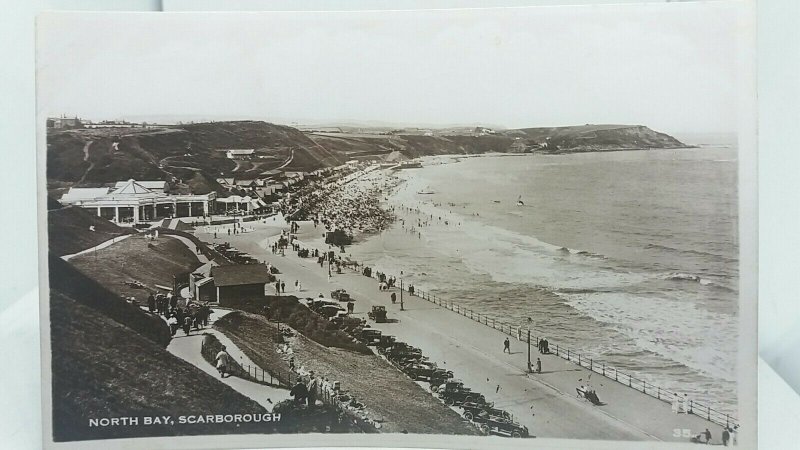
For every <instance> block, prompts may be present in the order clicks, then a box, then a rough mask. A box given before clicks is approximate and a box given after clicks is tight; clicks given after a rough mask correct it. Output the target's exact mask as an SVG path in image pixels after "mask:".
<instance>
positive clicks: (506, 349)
mask: <svg viewBox="0 0 800 450" xmlns="http://www.w3.org/2000/svg"><path fill="white" fill-rule="evenodd" d="M505 352H508V354H509V355H510V354H511V341H509V340H508V338H506V340H505V341H503V353H505Z"/></svg>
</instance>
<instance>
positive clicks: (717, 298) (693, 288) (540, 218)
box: [348, 145, 739, 415]
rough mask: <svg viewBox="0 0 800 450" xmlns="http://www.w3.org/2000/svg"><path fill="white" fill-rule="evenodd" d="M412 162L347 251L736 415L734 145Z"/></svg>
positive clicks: (418, 284)
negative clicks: (382, 226)
mask: <svg viewBox="0 0 800 450" xmlns="http://www.w3.org/2000/svg"><path fill="white" fill-rule="evenodd" d="M423 164H424V165H423V167H422V168H419V169H405V170H400V171H397V172H395V174H394V175H393V176H394V177H397V178H399V180H396V181H399V183H397V184H396V186H394V187H393V188H387V189H386V191H385V192H384V193H383V198H382V200H383V201H384V203H385V206H386V207H387V208H393V209H394V211H395V214H396V215H397V221H396V222H395V223H394V225H393V226H392V227H391V228H390V229H388V230H386V231H384V232H382V233H380V234H372V235H366V236H361V237H360V238H359V239H358V241H357V242H356V243H355V244H354V245H353V246H351V247H350V248H349V249H348V253H350V254H351V255H352V257H353V258H354V259H356V260H359V261H362V262H364V263H365V264H367V265H370V266H373V267H375V268H376V269H377V270H380V271H383V272H386V273H389V274H395V275H399V274H400V273H401V271H402V274H403V281H404V283H406V284H413V285H414V286H415V287H416V288H417V289H423V290H425V291H426V292H431V293H433V294H435V295H436V296H437V297H441V298H443V299H447V300H449V301H454V302H457V303H459V304H461V305H462V306H464V307H467V308H469V309H472V310H474V311H475V312H478V313H480V314H482V315H487V316H488V317H491V318H495V319H496V320H498V321H504V322H506V323H509V324H514V325H521V326H525V325H526V324H527V323H528V319H529V318H530V323H531V329H532V330H533V331H532V333H533V334H535V335H536V336H539V337H547V339H548V341H549V342H550V346H551V348H552V347H554V346H555V344H559V345H561V346H569V347H570V348H572V349H573V350H577V351H580V352H581V353H582V354H583V355H584V356H585V357H590V358H594V359H595V360H598V361H602V362H604V363H605V364H607V365H612V366H615V367H617V368H618V369H619V370H621V371H623V372H628V373H631V374H632V375H634V376H635V377H637V378H640V379H643V380H645V381H647V382H650V383H653V384H655V385H658V386H660V387H662V388H664V389H668V390H671V391H674V392H679V393H687V394H688V395H690V396H691V397H693V398H694V399H696V400H698V401H702V402H703V403H706V404H709V405H710V406H712V407H713V408H715V409H718V410H721V411H723V412H726V413H731V414H734V415H735V414H736V411H737V392H736V361H737V336H738V280H739V276H738V267H739V264H738V228H737V223H738V209H737V166H738V164H737V149H736V147H735V145H725V146H715V145H706V146H700V147H698V148H687V149H669V150H640V151H620V152H602V153H600V152H596V153H578V154H567V155H539V154H526V155H513V156H512V155H489V156H485V155H484V156H475V157H468V156H463V157H461V156H459V157H452V156H445V157H442V156H439V157H429V158H425V159H423ZM520 202H521V204H520Z"/></svg>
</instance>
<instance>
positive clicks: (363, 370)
mask: <svg viewBox="0 0 800 450" xmlns="http://www.w3.org/2000/svg"><path fill="white" fill-rule="evenodd" d="M234 314H236V316H233V315H234ZM228 316H233V317H231V319H228ZM228 316H226V317H224V318H223V319H220V320H219V321H218V322H217V323H216V324H215V326H216V327H218V328H220V329H221V330H222V331H224V332H225V334H226V335H227V336H229V337H230V338H231V339H232V340H233V341H234V342H235V343H236V345H237V346H238V347H239V348H241V349H242V350H243V351H244V352H245V353H247V355H248V356H249V357H250V358H251V359H253V361H254V362H255V363H256V364H259V365H261V364H264V366H265V368H267V369H269V368H270V367H272V366H271V365H273V364H276V365H278V367H280V368H284V367H286V366H285V363H284V362H283V361H282V360H281V359H280V357H279V356H278V355H277V353H276V352H275V349H274V348H275V339H274V324H270V323H269V322H267V321H266V319H264V318H263V317H260V316H257V315H252V314H244V313H232V314H229V315H228ZM226 319H228V320H226ZM271 328H272V329H271ZM289 342H290V345H291V347H292V349H293V350H294V357H295V362H296V364H297V366H298V367H300V366H304V367H306V368H307V369H309V370H314V371H315V372H317V373H319V374H320V375H322V376H325V377H328V378H329V379H330V380H339V381H341V385H342V388H343V389H345V390H347V391H349V392H350V393H352V395H354V396H355V397H356V399H358V401H360V402H363V403H364V404H365V405H366V406H367V409H368V410H369V411H371V412H374V413H377V414H378V415H380V416H382V417H383V418H384V419H385V422H384V423H383V428H382V431H384V432H388V433H399V432H402V431H403V430H405V431H407V432H409V433H429V434H477V433H476V432H475V428H474V427H472V426H471V425H469V424H468V423H465V421H464V420H463V419H462V418H461V417H460V416H459V415H458V414H456V413H455V412H454V411H452V410H451V409H449V408H448V407H446V406H444V405H443V404H442V403H441V402H439V401H438V400H436V399H435V398H433V397H432V396H431V395H430V394H429V393H427V392H425V391H424V390H423V389H422V388H421V387H420V386H419V385H417V384H416V383H414V382H413V381H411V379H409V378H408V377H407V376H405V375H404V374H403V373H402V372H400V371H399V370H397V369H396V368H395V367H394V366H392V365H391V364H389V363H388V362H386V361H385V360H383V359H382V358H380V357H378V356H376V355H374V354H369V355H363V354H359V353H355V352H351V351H347V350H342V349H338V348H328V347H324V346H322V345H320V344H317V343H315V342H313V341H311V340H309V339H307V338H305V337H304V336H302V335H296V336H294V337H292V338H289Z"/></svg>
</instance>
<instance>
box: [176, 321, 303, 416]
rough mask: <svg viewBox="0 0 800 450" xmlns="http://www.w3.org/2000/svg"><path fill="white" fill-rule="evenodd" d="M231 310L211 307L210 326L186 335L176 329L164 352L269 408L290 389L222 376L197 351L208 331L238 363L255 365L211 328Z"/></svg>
mask: <svg viewBox="0 0 800 450" xmlns="http://www.w3.org/2000/svg"><path fill="white" fill-rule="evenodd" d="M230 312H231V311H229V310H224V309H212V314H211V318H210V320H209V326H208V327H207V328H204V329H200V330H199V331H198V330H192V334H190V335H188V336H186V335H184V334H183V330H180V329H179V330H178V331H177V332H176V333H175V336H174V337H173V338H172V341H170V343H169V345H168V346H167V351H168V352H170V353H172V354H173V355H175V356H177V357H178V358H181V359H182V360H184V361H186V362H188V363H190V364H192V365H193V366H195V367H197V368H198V369H200V370H202V371H203V372H205V373H207V374H209V375H211V376H213V377H215V378H217V379H219V380H220V381H222V382H223V383H225V384H227V385H228V386H230V387H232V388H233V389H234V390H235V391H237V392H239V393H240V394H242V395H244V396H245V397H248V398H250V399H252V400H253V401H255V402H257V403H258V404H260V405H261V406H263V407H264V408H266V409H267V411H272V407H273V406H275V403H278V402H280V401H282V400H286V399H288V398H290V396H289V391H288V390H287V389H281V388H276V387H272V386H266V385H263V384H259V383H255V382H253V381H250V380H245V379H244V378H239V377H236V376H228V377H225V378H221V377H220V375H219V372H217V369H216V367H214V365H212V364H211V363H209V362H208V361H206V360H205V359H204V358H203V355H202V354H201V353H200V348H201V345H202V343H203V334H204V333H208V334H211V335H214V336H216V338H217V339H219V341H220V342H221V343H222V345H224V346H225V350H226V351H227V352H228V354H229V355H231V357H232V358H233V359H234V360H235V361H237V362H238V363H239V364H242V365H246V364H249V365H251V366H256V365H255V364H254V363H253V362H252V361H251V360H250V358H248V357H247V355H245V354H244V352H242V351H241V350H240V349H239V347H237V346H236V345H235V344H234V343H233V342H232V341H231V340H230V339H228V337H227V336H225V335H224V334H222V333H220V332H219V331H217V330H215V329H213V328H211V325H212V324H213V322H214V321H215V320H218V319H220V318H221V317H225V316H226V315H227V314H228V313H230Z"/></svg>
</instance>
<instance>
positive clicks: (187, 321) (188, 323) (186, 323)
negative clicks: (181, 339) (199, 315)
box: [183, 315, 192, 336]
mask: <svg viewBox="0 0 800 450" xmlns="http://www.w3.org/2000/svg"><path fill="white" fill-rule="evenodd" d="M183 332H184V333H186V335H187V336H188V335H189V333H191V332H192V316H190V315H187V316H186V317H184V318H183Z"/></svg>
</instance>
